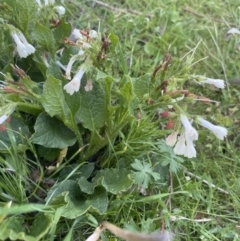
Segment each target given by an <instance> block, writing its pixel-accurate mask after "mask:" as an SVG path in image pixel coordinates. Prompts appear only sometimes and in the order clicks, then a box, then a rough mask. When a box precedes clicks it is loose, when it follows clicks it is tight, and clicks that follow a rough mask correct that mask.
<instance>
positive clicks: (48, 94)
mask: <svg viewBox="0 0 240 241" xmlns="http://www.w3.org/2000/svg"><path fill="white" fill-rule="evenodd" d="M41 103H42V105H43V107H44V109H45V111H46V112H47V113H48V114H49V115H50V116H59V117H60V118H61V119H62V120H65V119H67V117H68V115H69V112H70V111H69V108H68V106H67V104H66V102H65V99H64V94H63V88H62V82H61V81H60V80H59V79H56V78H54V77H53V76H51V75H50V76H48V78H47V81H46V82H45V83H44V85H43V95H42V98H41Z"/></svg>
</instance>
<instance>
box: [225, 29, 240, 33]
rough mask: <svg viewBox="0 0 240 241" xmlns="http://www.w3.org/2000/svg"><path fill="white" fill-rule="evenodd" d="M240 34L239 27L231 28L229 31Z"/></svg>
mask: <svg viewBox="0 0 240 241" xmlns="http://www.w3.org/2000/svg"><path fill="white" fill-rule="evenodd" d="M235 33H237V34H240V31H239V30H238V29H237V28H231V29H229V30H228V31H227V34H235Z"/></svg>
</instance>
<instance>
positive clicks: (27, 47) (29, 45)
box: [18, 33, 36, 55]
mask: <svg viewBox="0 0 240 241" xmlns="http://www.w3.org/2000/svg"><path fill="white" fill-rule="evenodd" d="M18 36H19V38H20V40H21V41H22V42H23V44H24V45H25V46H26V49H27V52H28V54H29V55H30V54H33V53H34V52H35V51H36V49H35V48H34V47H33V46H32V45H31V44H29V43H28V41H27V40H26V38H25V37H24V35H23V34H22V33H18Z"/></svg>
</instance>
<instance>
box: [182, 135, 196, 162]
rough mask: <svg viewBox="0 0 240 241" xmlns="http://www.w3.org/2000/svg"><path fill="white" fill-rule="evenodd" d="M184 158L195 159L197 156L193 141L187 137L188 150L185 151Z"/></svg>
mask: <svg viewBox="0 0 240 241" xmlns="http://www.w3.org/2000/svg"><path fill="white" fill-rule="evenodd" d="M184 156H185V157H188V158H193V157H196V156H197V152H196V149H195V147H194V145H193V141H192V140H191V139H189V138H187V137H186V148H185V151H184Z"/></svg>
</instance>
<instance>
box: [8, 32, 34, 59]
mask: <svg viewBox="0 0 240 241" xmlns="http://www.w3.org/2000/svg"><path fill="white" fill-rule="evenodd" d="M12 37H13V39H14V41H15V43H16V44H17V52H18V54H19V56H20V57H21V58H26V57H27V56H28V55H30V54H33V53H34V52H35V50H36V49H35V48H34V47H33V46H32V45H31V44H29V43H28V42H27V40H26V38H25V37H24V35H23V34H22V33H12Z"/></svg>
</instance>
